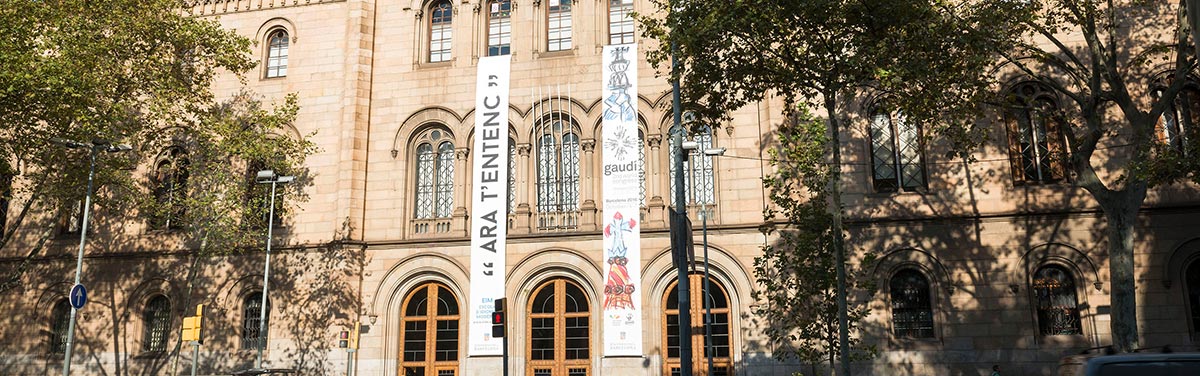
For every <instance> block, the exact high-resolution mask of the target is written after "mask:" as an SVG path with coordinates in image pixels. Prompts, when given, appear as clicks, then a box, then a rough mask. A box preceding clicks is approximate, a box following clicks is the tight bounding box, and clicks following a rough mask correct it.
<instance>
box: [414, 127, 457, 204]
mask: <svg viewBox="0 0 1200 376" xmlns="http://www.w3.org/2000/svg"><path fill="white" fill-rule="evenodd" d="M449 138H450V134H449V133H447V132H445V131H443V130H440V129H434V130H431V131H428V132H425V133H424V134H423V135H421V138H420V139H419V141H418V142H419V144H418V145H417V155H416V160H417V168H416V173H417V176H416V183H417V192H416V193H417V194H416V204H417V205H416V213H415V215H416V218H417V219H430V218H449V217H450V214H451V212H452V211H453V210H454V144H453V143H451V142H450V141H448V139H449ZM435 144H436V145H437V151H434V147H433V145H435Z"/></svg>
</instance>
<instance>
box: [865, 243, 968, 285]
mask: <svg viewBox="0 0 1200 376" xmlns="http://www.w3.org/2000/svg"><path fill="white" fill-rule="evenodd" d="M905 267H916V268H917V269H919V270H920V271H921V272H922V273H925V276H926V277H929V282H930V284H932V285H934V286H932V287H937V288H938V289H944V290H945V292H946V293H947V294H954V291H955V287H956V286H955V284H954V280H953V279H951V278H950V272H949V270H947V269H946V266H945V265H944V264H942V261H941V260H940V259H938V258H937V256H934V255H933V254H932V253H930V252H928V251H925V250H923V249H920V248H915V247H903V248H897V249H894V250H891V251H888V252H886V253H884V254H883V256H880V257H879V259H878V260H877V261H876V262H875V266H874V267H873V268H871V275H873V276H875V278H876V279H877V280H878V281H881V282H886V281H887V279H888V278H891V276H892V275H893V274H896V272H897V271H899V270H900V269H903V268H905ZM939 295H940V294H939Z"/></svg>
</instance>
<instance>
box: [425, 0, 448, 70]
mask: <svg viewBox="0 0 1200 376" xmlns="http://www.w3.org/2000/svg"><path fill="white" fill-rule="evenodd" d="M429 13H430V14H432V15H433V16H432V17H430V18H429V62H431V63H437V62H443V61H450V50H451V47H452V44H453V43H452V42H453V35H454V34H453V32H452V31H451V29H450V26H451V22H450V21H452V17H454V9H453V6H452V5H451V4H450V1H449V0H441V1H438V2H435V3H434V4H433V6H431V7H430V8H429Z"/></svg>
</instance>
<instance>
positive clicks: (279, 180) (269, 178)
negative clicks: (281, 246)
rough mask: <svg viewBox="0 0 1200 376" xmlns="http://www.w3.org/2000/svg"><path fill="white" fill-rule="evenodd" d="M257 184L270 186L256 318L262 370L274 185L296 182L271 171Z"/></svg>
mask: <svg viewBox="0 0 1200 376" xmlns="http://www.w3.org/2000/svg"><path fill="white" fill-rule="evenodd" d="M254 180H255V181H257V182H258V184H271V198H270V203H271V207H270V209H267V213H268V214H267V266H266V267H264V269H263V291H262V304H261V306H260V308H261V311H260V312H259V316H258V358H257V361H255V368H258V369H263V365H262V363H263V349H264V348H266V347H267V343H266V341H264V336H265V335H266V333H267V290H268V288H269V287H270V286H271V285H270V283H269V281H270V280H271V230H272V229H274V228H275V185H276V184H286V183H290V182H292V180H296V177H295V176H279V175H278V174H276V173H275V171H273V170H262V171H259V172H258V175H256V176H255V179H254Z"/></svg>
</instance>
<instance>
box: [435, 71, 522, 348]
mask: <svg viewBox="0 0 1200 376" xmlns="http://www.w3.org/2000/svg"><path fill="white" fill-rule="evenodd" d="M509 64H510V60H509V55H503V56H488V57H481V58H479V72H478V78H477V81H476V83H475V142H474V144H473V145H472V148H471V155H472V160H471V163H472V166H473V167H474V168H472V169H471V171H472V175H471V179H472V180H471V181H472V185H471V190H472V192H471V205H470V206H471V304H469V307H470V308H469V309H470V311H469V315H470V317H471V330H470V332H469V333H471V336H470V339H469V340H468V345H469V348H468V351H467V354H468V355H470V356H477V355H501V354H502V353H501V351H502V350H503V349H502V348H501V344H502V343H503V339H501V338H493V337H492V311H494V310H495V309H496V306H495V304H494V301H495V300H496V299H497V298H502V297H504V286H505V284H504V271H505V268H504V267H505V263H504V254H505V243H506V239H507V235H508V213H507V209H508V196H507V194H508V76H509ZM429 330H433V328H429Z"/></svg>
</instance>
